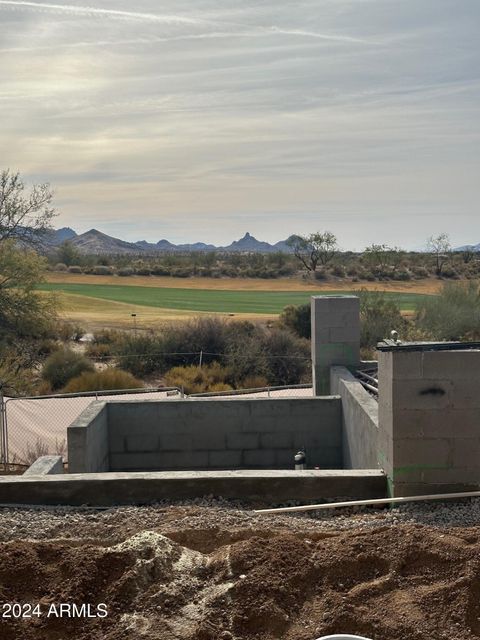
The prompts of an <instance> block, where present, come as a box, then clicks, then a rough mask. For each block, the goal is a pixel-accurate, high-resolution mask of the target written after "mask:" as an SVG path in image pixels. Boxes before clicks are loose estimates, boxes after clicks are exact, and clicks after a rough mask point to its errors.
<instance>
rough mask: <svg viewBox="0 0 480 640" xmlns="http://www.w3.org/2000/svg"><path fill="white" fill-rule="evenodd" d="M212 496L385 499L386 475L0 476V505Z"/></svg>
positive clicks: (175, 473)
mask: <svg viewBox="0 0 480 640" xmlns="http://www.w3.org/2000/svg"><path fill="white" fill-rule="evenodd" d="M206 495H213V496H217V497H220V496H221V497H223V498H227V499H234V500H241V501H242V502H247V503H248V502H255V503H259V502H260V503H265V504H271V505H278V504H281V503H283V502H285V501H287V500H298V501H300V502H310V501H312V502H313V501H319V500H320V501H321V500H322V499H331V498H339V497H340V496H341V497H344V498H352V499H353V498H359V499H361V498H365V499H367V498H382V497H385V496H386V495H387V480H386V476H385V475H384V474H383V473H382V472H381V471H378V470H376V469H375V470H348V471H343V470H334V471H316V470H315V471H271V470H266V471H265V470H262V471H202V472H194V471H171V472H152V473H85V474H65V475H51V476H42V477H40V476H15V477H13V476H4V477H0V504H39V505H40V504H44V505H73V506H75V505H77V506H78V505H91V506H113V505H122V504H152V503H155V502H159V501H160V500H170V501H174V500H185V499H193V498H201V497H203V496H206Z"/></svg>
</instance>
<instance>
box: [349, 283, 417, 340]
mask: <svg viewBox="0 0 480 640" xmlns="http://www.w3.org/2000/svg"><path fill="white" fill-rule="evenodd" d="M359 296H360V345H361V347H364V348H372V347H375V346H376V345H377V343H378V342H380V341H381V340H384V339H385V338H390V332H391V331H392V330H393V329H395V330H396V331H398V332H399V334H400V337H401V336H402V331H405V329H406V326H407V321H406V320H405V319H404V318H403V317H402V314H401V312H400V308H399V307H398V305H397V304H396V303H395V302H394V301H393V300H392V299H391V298H388V297H387V296H386V295H385V292H384V291H367V290H366V289H362V290H361V291H360V292H359Z"/></svg>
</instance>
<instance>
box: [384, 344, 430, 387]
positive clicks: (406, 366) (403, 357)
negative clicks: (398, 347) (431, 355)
mask: <svg viewBox="0 0 480 640" xmlns="http://www.w3.org/2000/svg"><path fill="white" fill-rule="evenodd" d="M384 355H390V356H391V363H392V367H391V373H392V377H393V379H394V380H418V379H420V378H424V377H426V376H425V375H424V372H423V368H422V363H423V355H424V354H423V353H422V352H421V351H395V352H389V353H387V354H384ZM437 375H438V371H437V372H436V373H435V374H434V375H433V376H432V378H433V379H435V378H436V377H437ZM427 378H428V377H427Z"/></svg>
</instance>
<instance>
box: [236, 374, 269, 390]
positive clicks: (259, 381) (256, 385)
mask: <svg viewBox="0 0 480 640" xmlns="http://www.w3.org/2000/svg"><path fill="white" fill-rule="evenodd" d="M242 387H243V388H244V389H260V388H261V387H268V380H267V378H265V377H264V376H248V377H246V378H244V379H243V380H242Z"/></svg>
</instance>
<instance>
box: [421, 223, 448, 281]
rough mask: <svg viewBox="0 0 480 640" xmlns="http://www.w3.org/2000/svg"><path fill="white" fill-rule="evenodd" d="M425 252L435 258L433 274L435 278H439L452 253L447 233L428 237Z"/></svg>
mask: <svg viewBox="0 0 480 640" xmlns="http://www.w3.org/2000/svg"><path fill="white" fill-rule="evenodd" d="M427 251H428V252H429V253H431V254H433V256H434V257H435V273H436V274H437V276H441V275H442V270H443V267H444V266H445V263H446V262H448V260H449V259H450V253H451V251H452V247H451V244H450V237H449V235H448V233H440V234H439V235H438V236H430V238H428V240H427Z"/></svg>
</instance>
